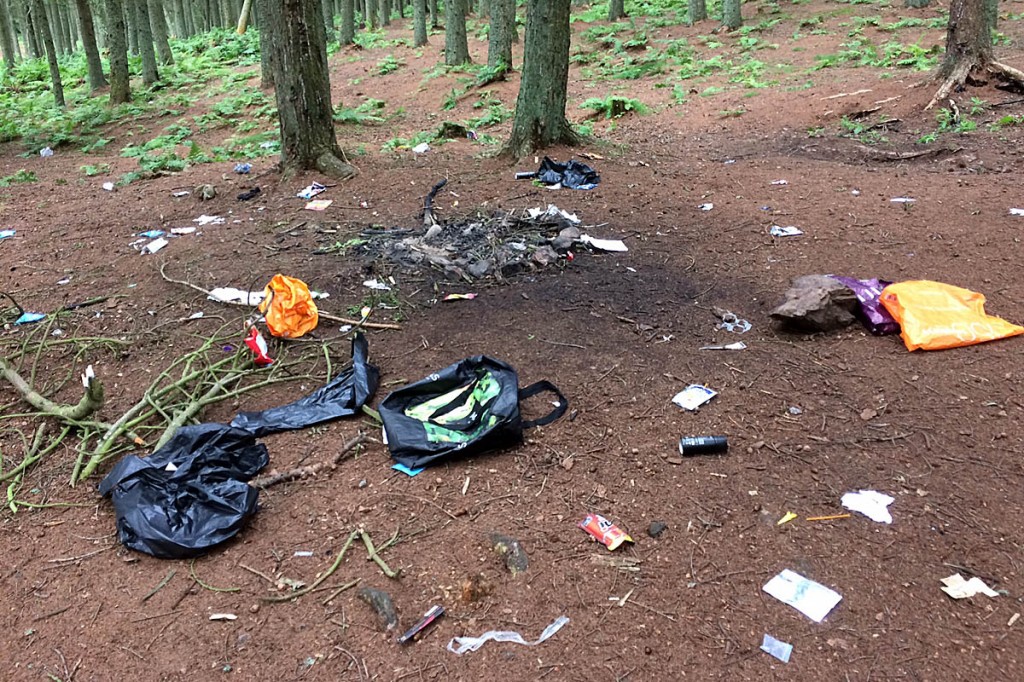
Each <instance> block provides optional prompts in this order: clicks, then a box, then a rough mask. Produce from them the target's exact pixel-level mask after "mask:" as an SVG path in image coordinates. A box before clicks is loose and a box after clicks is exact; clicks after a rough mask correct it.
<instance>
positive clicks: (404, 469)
mask: <svg viewBox="0 0 1024 682" xmlns="http://www.w3.org/2000/svg"><path fill="white" fill-rule="evenodd" d="M391 468H392V469H394V470H395V471H401V472H402V473H403V474H405V475H406V476H409V477H412V476H415V475H417V474H421V473H423V471H424V470H425V469H426V467H419V468H416V469H413V468H412V467H407V466H406V465H404V464H402V463H401V462H399V463H398V464H392V465H391Z"/></svg>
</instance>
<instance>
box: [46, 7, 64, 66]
mask: <svg viewBox="0 0 1024 682" xmlns="http://www.w3.org/2000/svg"><path fill="white" fill-rule="evenodd" d="M43 12H45V14H44V17H45V18H46V27H47V29H48V30H49V31H50V40H52V41H53V47H54V49H55V50H56V52H57V54H58V55H65V54H67V53H68V47H67V45H65V44H64V31H62V30H61V27H60V11H59V10H58V9H57V5H56V3H54V2H52V1H48V0H44V1H43Z"/></svg>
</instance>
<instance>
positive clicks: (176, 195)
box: [171, 189, 192, 199]
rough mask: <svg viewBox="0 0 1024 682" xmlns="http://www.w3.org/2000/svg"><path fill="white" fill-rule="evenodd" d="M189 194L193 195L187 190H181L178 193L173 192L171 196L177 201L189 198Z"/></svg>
mask: <svg viewBox="0 0 1024 682" xmlns="http://www.w3.org/2000/svg"><path fill="white" fill-rule="evenodd" d="M189 194H192V192H190V191H188V190H187V189H183V190H179V191H177V192H171V196H172V197H174V198H175V199H180V198H181V197H187V196H188V195H189Z"/></svg>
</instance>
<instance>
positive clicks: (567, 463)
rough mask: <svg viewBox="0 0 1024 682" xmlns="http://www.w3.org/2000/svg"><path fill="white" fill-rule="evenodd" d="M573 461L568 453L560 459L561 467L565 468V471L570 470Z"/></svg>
mask: <svg viewBox="0 0 1024 682" xmlns="http://www.w3.org/2000/svg"><path fill="white" fill-rule="evenodd" d="M575 463H576V461H575V460H574V459H573V457H572V455H569V456H568V457H566V458H565V459H563V460H562V468H563V469H565V470H566V471H572V465H573V464H575Z"/></svg>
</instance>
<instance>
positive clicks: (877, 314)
mask: <svg viewBox="0 0 1024 682" xmlns="http://www.w3.org/2000/svg"><path fill="white" fill-rule="evenodd" d="M831 277H832V279H834V280H837V281H839V282H841V283H842V284H843V285H844V286H846V287H849V288H850V290H852V291H853V293H854V294H856V295H857V300H858V301H860V314H859V315H858V317H859V318H860V321H861V322H863V323H864V326H865V327H867V328H868V330H869V331H870V332H871V333H872V334H874V335H875V336H887V335H889V334H899V333H900V323H899V322H897V321H896V320H895V319H893V316H892V315H890V314H889V311H888V310H886V309H885V307H884V306H883V305H882V301H881V295H882V289H884V288H886V287H887V286H889V285H890V284H892V282H889V281H886V280H884V279H854V278H853V277H839V276H838V275H832V276H831Z"/></svg>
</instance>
